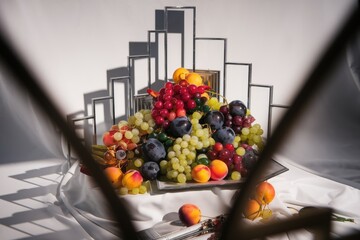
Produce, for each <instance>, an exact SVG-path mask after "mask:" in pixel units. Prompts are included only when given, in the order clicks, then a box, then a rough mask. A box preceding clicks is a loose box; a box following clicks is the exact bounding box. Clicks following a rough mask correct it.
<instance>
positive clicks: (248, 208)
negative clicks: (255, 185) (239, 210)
mask: <svg viewBox="0 0 360 240" xmlns="http://www.w3.org/2000/svg"><path fill="white" fill-rule="evenodd" d="M260 212H261V205H260V204H259V203H258V202H257V201H256V200H254V199H250V200H249V201H248V202H247V203H246V205H245V209H244V215H245V217H246V218H248V219H250V220H254V219H255V218H257V217H258V216H260Z"/></svg>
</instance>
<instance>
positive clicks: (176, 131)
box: [167, 117, 192, 137]
mask: <svg viewBox="0 0 360 240" xmlns="http://www.w3.org/2000/svg"><path fill="white" fill-rule="evenodd" d="M191 130H192V124H191V122H190V120H189V119H188V118H187V117H177V118H175V119H174V120H173V121H171V123H170V126H169V128H168V129H167V133H168V134H169V135H171V136H173V137H182V136H184V135H185V134H190V133H191Z"/></svg>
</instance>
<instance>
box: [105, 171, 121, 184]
mask: <svg viewBox="0 0 360 240" xmlns="http://www.w3.org/2000/svg"><path fill="white" fill-rule="evenodd" d="M104 174H105V176H106V177H107V178H108V179H109V181H110V183H111V184H112V185H113V186H114V187H118V186H119V185H120V184H121V178H122V176H123V172H122V171H121V169H120V168H118V167H107V168H105V169H104Z"/></svg>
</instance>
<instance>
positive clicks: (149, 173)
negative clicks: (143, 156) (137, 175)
mask: <svg viewBox="0 0 360 240" xmlns="http://www.w3.org/2000/svg"><path fill="white" fill-rule="evenodd" d="M140 172H141V175H142V176H143V178H144V179H145V180H155V179H156V178H157V177H158V175H159V172H160V167H159V164H158V163H156V162H145V163H144V165H142V167H141V169H140Z"/></svg>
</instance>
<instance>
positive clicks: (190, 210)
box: [179, 203, 201, 227]
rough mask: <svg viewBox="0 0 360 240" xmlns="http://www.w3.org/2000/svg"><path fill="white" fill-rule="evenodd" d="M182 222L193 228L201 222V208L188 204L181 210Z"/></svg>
mask: <svg viewBox="0 0 360 240" xmlns="http://www.w3.org/2000/svg"><path fill="white" fill-rule="evenodd" d="M179 218H180V221H181V222H182V223H183V224H185V225H186V226H188V227H189V226H192V225H195V224H197V223H199V222H200V220H201V211H200V208H199V207H198V206H196V205H194V204H190V203H186V204H184V205H182V206H181V207H180V208H179Z"/></svg>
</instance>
